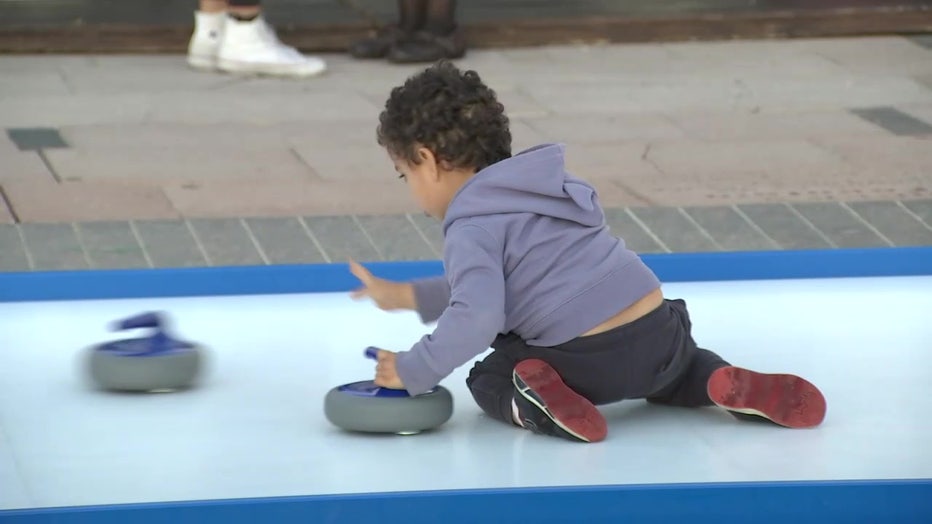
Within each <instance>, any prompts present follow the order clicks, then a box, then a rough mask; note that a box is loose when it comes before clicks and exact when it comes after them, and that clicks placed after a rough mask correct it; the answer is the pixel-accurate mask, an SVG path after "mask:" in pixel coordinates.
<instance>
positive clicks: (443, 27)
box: [388, 0, 466, 63]
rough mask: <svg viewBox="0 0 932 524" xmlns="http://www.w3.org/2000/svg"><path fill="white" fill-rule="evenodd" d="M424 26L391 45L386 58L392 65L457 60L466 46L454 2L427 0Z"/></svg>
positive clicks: (451, 0)
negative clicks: (394, 63) (393, 63)
mask: <svg viewBox="0 0 932 524" xmlns="http://www.w3.org/2000/svg"><path fill="white" fill-rule="evenodd" d="M425 9H426V12H425V15H424V26H423V27H422V28H421V29H420V30H419V31H416V32H415V33H414V35H412V37H411V38H407V39H405V40H402V41H400V42H398V43H397V44H395V45H394V46H392V48H391V50H390V51H389V53H388V59H389V61H391V62H396V63H415V62H435V61H437V60H440V59H444V58H445V59H454V58H460V57H462V56H463V55H464V54H466V43H465V41H464V39H463V35H462V32H461V30H460V27H459V26H458V25H457V24H456V0H427V4H426V6H425Z"/></svg>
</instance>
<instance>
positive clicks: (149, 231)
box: [132, 220, 207, 268]
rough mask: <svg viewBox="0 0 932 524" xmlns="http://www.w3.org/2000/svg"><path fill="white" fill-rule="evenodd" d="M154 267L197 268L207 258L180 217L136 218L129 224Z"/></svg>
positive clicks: (204, 263)
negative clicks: (177, 218) (166, 218)
mask: <svg viewBox="0 0 932 524" xmlns="http://www.w3.org/2000/svg"><path fill="white" fill-rule="evenodd" d="M132 227H133V228H135V230H136V233H137V234H138V235H139V238H140V240H141V241H142V245H143V248H144V250H145V252H146V254H147V255H148V257H149V260H151V261H152V265H153V266H154V267H159V268H163V267H201V266H206V265H207V260H205V259H204V255H203V253H202V252H201V249H200V248H199V247H198V244H197V240H196V239H195V238H194V236H193V235H192V234H191V230H190V229H189V226H188V224H187V223H186V222H185V221H183V220H139V221H135V222H133V224H132Z"/></svg>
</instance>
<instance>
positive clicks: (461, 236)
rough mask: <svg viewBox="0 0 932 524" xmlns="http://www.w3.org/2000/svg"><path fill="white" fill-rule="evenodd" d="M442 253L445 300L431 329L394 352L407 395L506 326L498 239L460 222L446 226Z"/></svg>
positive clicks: (480, 348) (485, 346)
mask: <svg viewBox="0 0 932 524" xmlns="http://www.w3.org/2000/svg"><path fill="white" fill-rule="evenodd" d="M444 258H445V261H446V267H447V275H448V277H449V280H450V301H449V306H448V307H447V308H446V309H445V310H444V311H443V313H442V314H441V315H440V317H439V319H438V321H437V325H436V328H435V329H434V331H433V333H431V334H429V335H425V336H424V337H422V338H421V340H420V341H419V342H418V343H417V344H415V345H414V346H413V347H412V348H411V349H410V350H409V351H404V352H400V353H398V354H397V357H396V364H395V365H396V369H397V372H398V376H399V377H400V378H401V381H402V382H404V384H405V388H406V389H407V390H408V392H409V393H410V394H411V395H419V394H421V393H425V392H427V391H429V390H430V389H431V388H433V387H434V386H436V385H437V384H439V383H440V381H441V380H443V379H444V378H445V377H447V376H448V375H450V374H451V373H452V372H453V371H454V370H455V369H456V368H458V367H459V366H462V365H463V364H465V363H467V362H469V360H470V359H472V358H474V357H476V356H477V355H480V354H482V353H483V352H485V351H486V350H488V349H489V347H490V346H491V344H492V342H493V341H494V340H495V337H496V336H497V335H498V334H499V333H501V332H502V330H504V326H505V276H504V271H503V268H502V247H501V243H500V242H498V241H496V240H495V238H493V237H492V235H491V234H489V233H488V232H487V231H486V230H485V229H482V228H480V227H478V226H473V225H466V226H461V227H458V228H456V230H455V231H449V232H448V235H447V242H446V248H445V254H444Z"/></svg>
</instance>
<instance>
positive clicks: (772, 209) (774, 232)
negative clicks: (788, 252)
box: [736, 204, 832, 249]
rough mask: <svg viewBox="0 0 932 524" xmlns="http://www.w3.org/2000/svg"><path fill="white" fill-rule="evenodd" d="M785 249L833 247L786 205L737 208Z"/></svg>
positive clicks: (741, 206) (748, 205)
mask: <svg viewBox="0 0 932 524" xmlns="http://www.w3.org/2000/svg"><path fill="white" fill-rule="evenodd" d="M736 207H737V208H738V209H739V210H740V211H741V212H742V213H744V215H745V216H747V217H748V219H749V220H751V221H752V222H753V223H754V224H756V225H757V227H759V228H760V229H761V230H763V231H764V233H766V234H767V236H768V237H770V238H772V239H773V240H774V241H775V242H776V243H777V245H778V247H780V248H783V249H825V248H830V247H832V245H831V243H829V242H828V241H827V240H826V239H825V238H824V237H823V236H822V235H821V234H820V233H819V232H818V231H817V230H815V229H813V227H812V226H810V225H809V224H807V223H806V221H805V220H803V219H802V218H800V217H799V215H798V214H797V213H795V212H793V210H792V209H790V208H789V207H788V206H787V205H786V204H740V205H738V206H736Z"/></svg>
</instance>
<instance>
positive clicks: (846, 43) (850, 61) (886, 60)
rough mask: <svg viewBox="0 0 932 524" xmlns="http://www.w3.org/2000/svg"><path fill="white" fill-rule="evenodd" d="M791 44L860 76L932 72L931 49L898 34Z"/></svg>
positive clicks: (809, 40)
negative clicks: (931, 62) (931, 63)
mask: <svg viewBox="0 0 932 524" xmlns="http://www.w3.org/2000/svg"><path fill="white" fill-rule="evenodd" d="M787 44H788V45H790V46H795V47H799V48H804V49H805V50H807V51H809V52H812V53H816V54H818V55H819V56H822V57H824V58H826V59H828V60H831V61H832V62H834V63H835V64H838V65H839V66H841V67H844V68H845V70H847V71H849V72H851V73H855V74H856V75H857V76H859V77H861V76H876V77H893V76H900V77H902V76H905V75H916V74H920V73H923V72H932V65H930V60H929V51H928V50H926V49H923V48H922V47H921V46H918V45H916V44H915V42H911V41H910V40H908V39H906V38H903V37H900V36H895V35H890V36H868V37H861V38H810V39H804V40H799V41H790V42H787ZM852 107H855V106H852Z"/></svg>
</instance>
